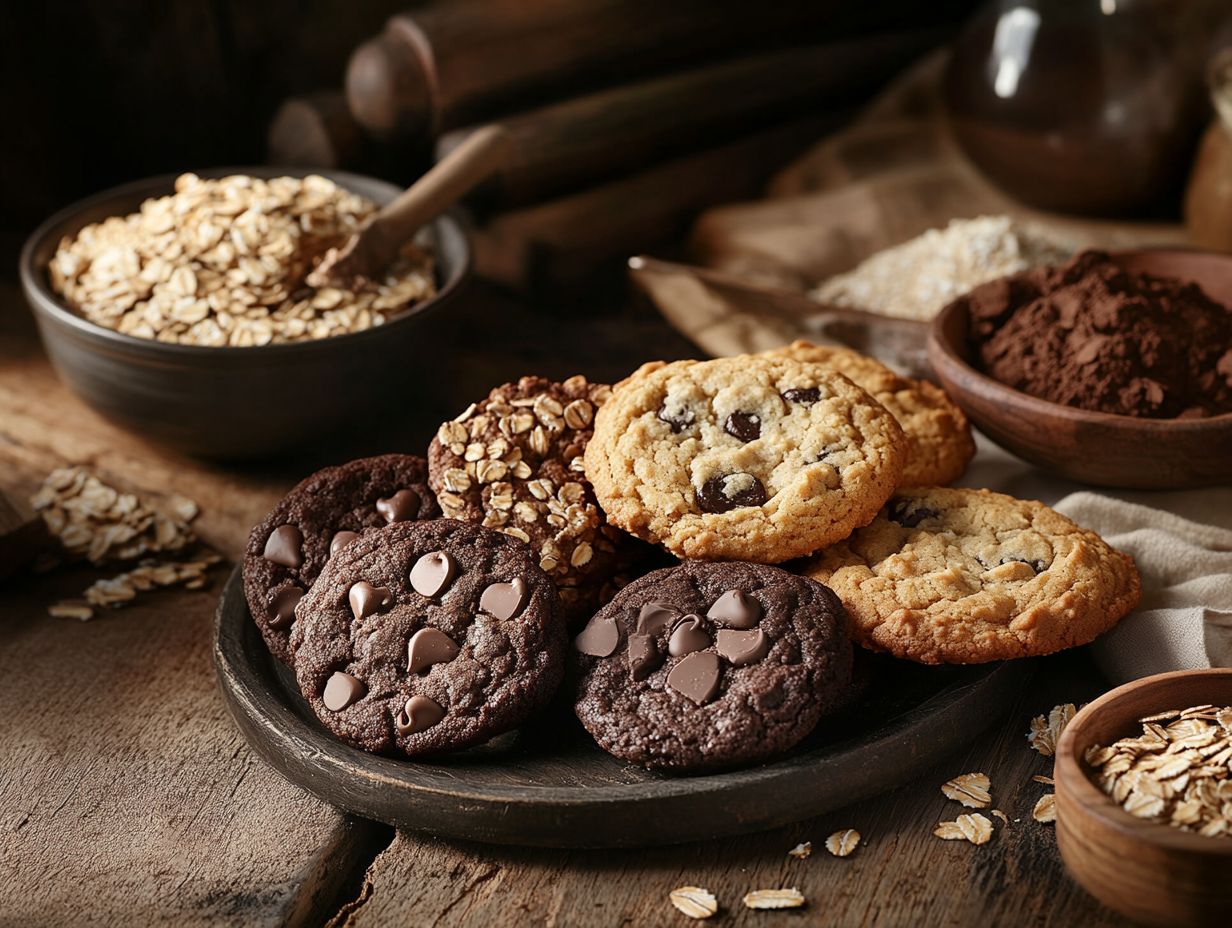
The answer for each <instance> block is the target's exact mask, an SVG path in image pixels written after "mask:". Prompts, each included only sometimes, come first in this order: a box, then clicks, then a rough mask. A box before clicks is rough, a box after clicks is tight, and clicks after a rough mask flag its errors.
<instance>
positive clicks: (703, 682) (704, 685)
mask: <svg viewBox="0 0 1232 928" xmlns="http://www.w3.org/2000/svg"><path fill="white" fill-rule="evenodd" d="M667 685H668V686H670V687H671V688H672V689H674V690H675V691H676V692H677V693H679V694H680V695H681V696H684V697H685V698H686V699H690V700H692V701H693V703H695V704H696V705H699V706H703V705H705V704H706V703H708V702H710V700H712V699H714V697H715V696H717V695H718V693H719V655H717V654H715V653H714V652H713V651H694V652H693V653H692V654H690V655H689V656H688V657H686V658H685V659H684V660H682V661H681V662H680V663H679V664H677V665H676V666H675V667H673V668H672V669H671V671H670V672H669V673H668V675H667Z"/></svg>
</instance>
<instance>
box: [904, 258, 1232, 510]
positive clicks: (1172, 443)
mask: <svg viewBox="0 0 1232 928" xmlns="http://www.w3.org/2000/svg"><path fill="white" fill-rule="evenodd" d="M1113 258H1114V260H1116V261H1117V262H1118V263H1119V264H1121V265H1122V266H1123V267H1125V268H1126V269H1128V270H1133V271H1145V272H1147V273H1150V274H1159V275H1161V276H1169V277H1179V278H1182V279H1185V280H1193V281H1196V282H1197V283H1198V284H1200V285H1201V286H1202V288H1203V289H1204V290H1205V291H1206V293H1207V295H1209V296H1210V297H1211V298H1212V299H1214V300H1216V301H1218V302H1220V303H1223V304H1224V305H1226V306H1232V256H1229V255H1221V254H1214V253H1208V252H1201V251H1184V250H1179V249H1149V250H1141V251H1125V252H1119V253H1117V254H1114V255H1113ZM973 357H974V352H973V351H972V346H971V343H970V339H969V320H968V318H967V310H966V307H965V306H964V305H962V304H961V303H951V304H950V305H949V306H947V307H946V308H945V309H943V310H942V311H941V313H940V314H939V315H938V316H937V318H936V319H935V320H933V326H932V331H931V332H930V333H929V337H928V360H929V363H930V364H931V365H932V367H933V371H934V372H935V373H936V375H937V379H938V380H939V381H940V382H941V385H942V386H943V387H945V390H946V392H947V393H949V394H950V396H951V397H953V398H954V401H955V402H956V403H958V405H959V406H961V407H962V410H963V412H965V413H966V414H967V416H968V417H970V419H971V421H972V422H973V423H974V424H975V425H976V426H977V427H978V428H979V429H980V431H982V432H984V434H986V435H987V436H988V437H989V438H991V439H992V440H993V441H995V442H996V443H997V444H999V445H1001V446H1003V447H1005V448H1007V449H1009V450H1010V451H1012V452H1013V453H1014V454H1016V455H1018V456H1019V457H1021V458H1024V459H1026V460H1028V461H1030V462H1032V463H1033V464H1038V465H1039V466H1041V467H1043V468H1046V469H1047V470H1050V471H1052V472H1053V473H1055V474H1058V475H1060V476H1062V477H1068V478H1070V479H1072V480H1078V481H1082V482H1083V483H1091V484H1095V485H1097V486H1106V487H1133V488H1137V489H1148V490H1149V489H1162V488H1169V489H1177V488H1191V487H1202V486H1213V485H1216V484H1227V483H1232V414H1225V415H1222V416H1211V417H1209V418H1206V419H1142V418H1138V417H1136V416H1119V415H1110V414H1108V413H1101V412H1090V411H1088V410H1085V409H1077V408H1075V407H1072V406H1062V405H1061V404H1059V403H1052V402H1049V401H1048V400H1042V399H1039V398H1037V397H1034V396H1030V395H1028V394H1026V393H1023V392H1022V391H1020V390H1016V389H1014V388H1013V387H1010V386H1007V385H1006V384H1003V383H1001V382H999V381H997V380H994V379H993V378H991V377H989V376H988V375H986V374H984V373H982V372H980V371H979V370H977V369H976V367H975V366H974V364H973V363H972V358H973Z"/></svg>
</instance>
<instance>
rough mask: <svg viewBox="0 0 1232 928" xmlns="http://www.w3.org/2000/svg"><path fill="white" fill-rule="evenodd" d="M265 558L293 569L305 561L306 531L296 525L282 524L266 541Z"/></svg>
mask: <svg viewBox="0 0 1232 928" xmlns="http://www.w3.org/2000/svg"><path fill="white" fill-rule="evenodd" d="M265 559H266V560H267V561H273V562H274V563H275V564H278V565H280V566H282V567H290V568H292V569H294V568H296V567H299V566H300V565H301V564H303V563H304V533H303V532H301V531H300V530H299V527H298V526H296V525H280V526H278V527H277V528H276V529H274V531H273V532H271V533H270V536H269V540H268V541H267V542H266V543H265Z"/></svg>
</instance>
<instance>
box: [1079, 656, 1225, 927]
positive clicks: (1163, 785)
mask: <svg viewBox="0 0 1232 928" xmlns="http://www.w3.org/2000/svg"><path fill="white" fill-rule="evenodd" d="M1055 778H1056V822H1057V845H1058V847H1059V848H1060V851H1061V857H1062V858H1063V859H1064V860H1065V865H1066V867H1067V868H1068V869H1069V872H1070V875H1071V876H1073V877H1074V879H1076V880H1077V881H1078V882H1079V883H1081V884H1082V886H1083V887H1084V888H1085V889H1086V890H1087V891H1088V892H1090V893H1091V895H1093V896H1095V897H1096V898H1097V899H1099V901H1100V902H1102V903H1104V905H1106V906H1108V907H1109V908H1112V909H1115V910H1116V911H1118V912H1121V913H1122V914H1124V915H1128V916H1129V917H1130V918H1132V919H1133V920H1134V921H1136V922H1140V923H1144V924H1150V925H1170V926H1183V925H1228V924H1232V880H1229V879H1228V873H1229V868H1232V668H1220V669H1209V670H1186V671H1178V672H1174V673H1164V674H1158V675H1156V676H1153V677H1146V678H1144V679H1142V680H1135V681H1134V682H1132V683H1127V684H1125V685H1124V686H1120V687H1117V688H1116V689H1114V690H1112V691H1111V692H1108V693H1105V694H1104V695H1103V696H1101V697H1099V698H1098V699H1096V700H1095V701H1093V702H1091V703H1089V704H1088V705H1087V706H1085V707H1084V708H1083V709H1082V710H1081V711H1080V712H1079V713H1078V714H1077V715H1075V716H1074V718H1073V719H1072V720H1071V721H1070V723H1069V724H1068V725H1067V726H1066V727H1065V730H1064V732H1063V734H1062V735H1061V737H1060V739H1059V740H1058V742H1057V747H1056V772H1055Z"/></svg>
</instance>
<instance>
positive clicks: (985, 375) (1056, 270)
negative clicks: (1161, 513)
mask: <svg viewBox="0 0 1232 928" xmlns="http://www.w3.org/2000/svg"><path fill="white" fill-rule="evenodd" d="M928 356H929V361H930V363H931V364H932V367H933V370H934V371H935V373H936V375H937V377H938V379H939V380H940V381H941V383H942V385H943V386H944V387H945V389H946V391H947V392H948V393H950V395H951V396H953V397H954V399H955V400H956V401H957V402H958V404H959V405H960V406H961V407H962V408H963V410H964V411H965V412H966V413H967V415H968V416H970V418H971V420H972V421H973V422H974V423H975V424H976V426H978V427H979V428H980V429H981V431H983V432H984V433H985V434H986V435H988V437H990V438H991V439H993V440H994V441H995V442H997V443H998V444H1000V445H1002V446H1003V447H1005V448H1007V449H1009V450H1010V451H1012V452H1014V453H1015V454H1017V455H1018V456H1019V457H1022V458H1024V459H1026V460H1028V461H1031V462H1033V463H1035V464H1038V465H1040V466H1041V467H1044V468H1046V469H1048V470H1050V471H1052V472H1054V473H1056V474H1058V475H1060V476H1063V477H1068V478H1070V479H1073V480H1079V481H1082V482H1084V483H1091V484H1095V485H1098V486H1115V487H1133V488H1139V489H1154V488H1182V487H1198V486H1211V485H1216V484H1229V483H1232V256H1229V255H1223V254H1217V253H1213V252H1204V251H1197V250H1185V249H1177V248H1169V249H1163V248H1160V249H1141V250H1135V251H1124V252H1117V253H1112V254H1109V253H1105V252H1098V251H1086V252H1082V253H1081V254H1078V255H1076V256H1075V257H1074V258H1073V259H1071V260H1070V261H1068V262H1067V263H1065V264H1062V265H1059V266H1057V267H1040V268H1033V269H1031V270H1029V271H1025V272H1023V273H1020V274H1014V275H1011V276H1008V277H1002V278H999V279H997V280H995V281H991V282H989V283H987V284H984V285H982V286H980V287H976V288H975V289H974V290H972V291H970V292H969V293H967V294H964V295H963V296H962V297H960V298H958V299H957V300H955V301H954V302H952V303H951V304H950V305H948V306H947V307H946V308H945V309H944V310H942V311H941V313H940V314H939V315H938V316H937V318H936V319H935V320H934V322H933V327H932V331H931V333H930V336H929V344H928Z"/></svg>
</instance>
